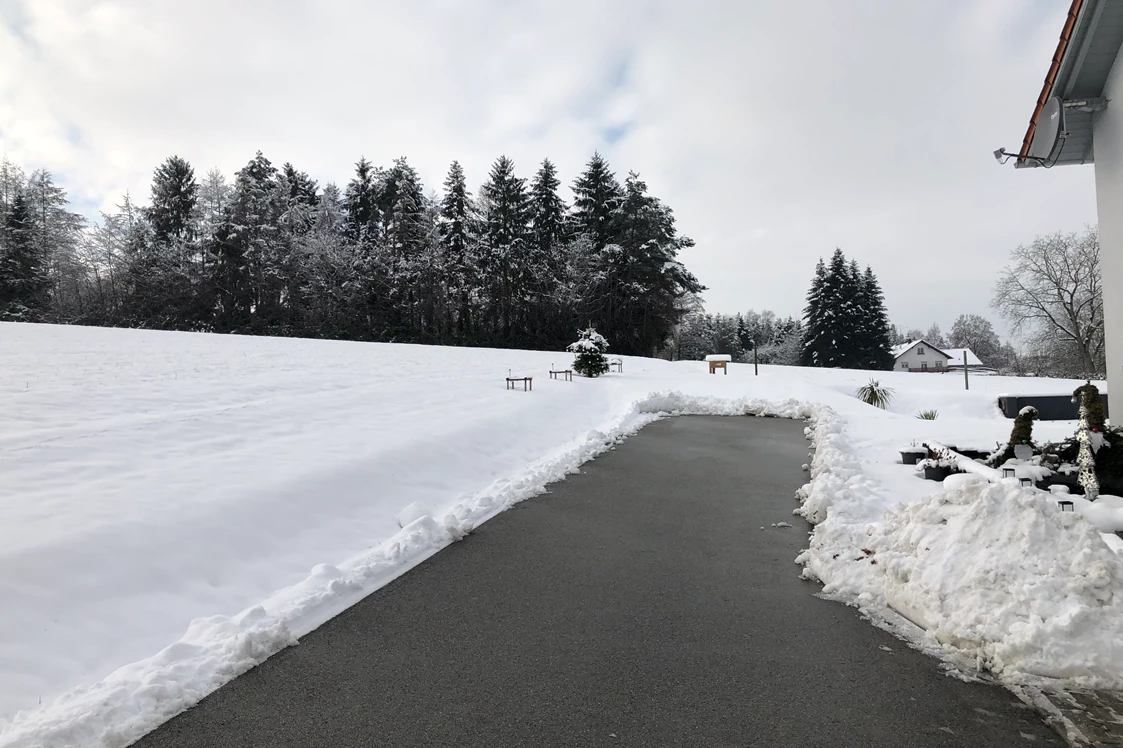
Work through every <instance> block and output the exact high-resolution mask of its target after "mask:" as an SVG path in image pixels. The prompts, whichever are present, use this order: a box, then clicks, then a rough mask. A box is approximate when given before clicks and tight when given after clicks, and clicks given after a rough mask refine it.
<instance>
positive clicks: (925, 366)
mask: <svg viewBox="0 0 1123 748" xmlns="http://www.w3.org/2000/svg"><path fill="white" fill-rule="evenodd" d="M920 370H921V371H928V362H927V361H921V362H920Z"/></svg>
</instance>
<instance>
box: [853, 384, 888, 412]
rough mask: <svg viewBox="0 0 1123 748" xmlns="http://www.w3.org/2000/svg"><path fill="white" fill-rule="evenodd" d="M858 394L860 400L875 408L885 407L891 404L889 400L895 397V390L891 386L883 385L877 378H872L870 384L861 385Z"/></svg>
mask: <svg viewBox="0 0 1123 748" xmlns="http://www.w3.org/2000/svg"><path fill="white" fill-rule="evenodd" d="M857 394H858V399H859V400H861V401H862V402H863V403H865V404H866V405H872V406H874V407H875V408H885V407H887V406H888V405H889V401H890V400H892V399H893V390H892V389H890V388H889V387H883V386H882V385H881V383H880V382H878V381H877V380H876V379H871V380H870V383H869V384H863V385H862V386H861V387H859V388H858V393H857Z"/></svg>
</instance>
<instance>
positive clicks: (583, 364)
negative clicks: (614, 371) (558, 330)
mask: <svg viewBox="0 0 1123 748" xmlns="http://www.w3.org/2000/svg"><path fill="white" fill-rule="evenodd" d="M567 350H569V351H570V352H572V353H575V354H577V355H576V356H575V357H574V359H573V370H574V371H575V372H577V373H578V374H580V375H581V376H585V377H599V376H600V375H601V374H604V373H605V372H606V371H608V358H607V357H606V356H605V355H604V353H605V351H607V350H608V341H607V340H605V339H604V336H603V335H601V334H600V333H599V332H597V331H596V330H594V329H593V328H591V327H590V328H589V329H588V330H582V331H581V335H580V337H579V338H578V339H577V342H576V343H570V344H569V347H568V349H567Z"/></svg>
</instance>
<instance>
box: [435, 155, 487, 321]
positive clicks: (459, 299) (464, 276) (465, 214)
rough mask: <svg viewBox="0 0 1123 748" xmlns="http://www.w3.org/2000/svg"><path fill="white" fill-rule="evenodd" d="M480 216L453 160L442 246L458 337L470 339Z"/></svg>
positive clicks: (446, 192)
mask: <svg viewBox="0 0 1123 748" xmlns="http://www.w3.org/2000/svg"><path fill="white" fill-rule="evenodd" d="M478 231H479V216H478V213H477V209H476V205H475V201H474V200H473V199H472V193H471V192H469V191H468V183H467V179H466V178H465V176H464V168H463V167H462V166H461V165H460V162H458V161H453V162H452V165H451V166H449V168H448V176H447V177H446V178H445V182H444V197H443V198H442V199H441V214H440V243H441V252H442V255H443V257H444V272H445V284H446V286H447V288H448V294H449V296H450V299H451V303H452V304H453V306H454V309H453V312H452V313H453V314H454V316H455V321H453V322H452V323H451V324H452V326H454V327H455V329H456V337H457V339H459V340H466V339H467V338H468V337H469V336H470V335H471V330H472V326H473V317H474V314H473V310H472V295H473V291H474V289H475V287H476V283H477V279H476V272H475V270H476V256H475V252H476V242H477V236H478Z"/></svg>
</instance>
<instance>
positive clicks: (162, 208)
mask: <svg viewBox="0 0 1123 748" xmlns="http://www.w3.org/2000/svg"><path fill="white" fill-rule="evenodd" d="M198 202H199V185H198V184H196V182H195V170H194V169H192V168H191V164H189V163H187V161H185V160H184V159H182V158H180V157H179V156H169V157H168V159H167V160H166V161H165V162H164V163H162V164H161V165H160V166H158V167H157V168H156V172H155V173H154V174H153V175H152V204H151V205H150V206H149V207H148V211H147V213H148V221H149V223H150V224H151V225H152V240H153V241H154V242H155V243H157V244H160V245H176V246H178V247H180V248H182V247H184V245H186V244H187V243H188V242H191V241H193V240H194V239H195V238H196V235H197V232H196V225H195V217H196V212H195V210H196V206H197V205H198Z"/></svg>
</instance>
